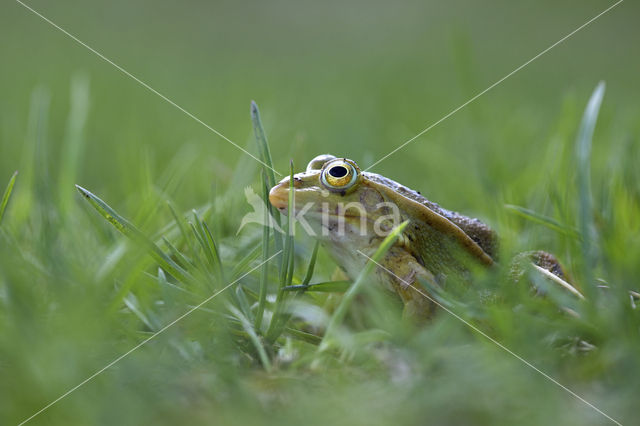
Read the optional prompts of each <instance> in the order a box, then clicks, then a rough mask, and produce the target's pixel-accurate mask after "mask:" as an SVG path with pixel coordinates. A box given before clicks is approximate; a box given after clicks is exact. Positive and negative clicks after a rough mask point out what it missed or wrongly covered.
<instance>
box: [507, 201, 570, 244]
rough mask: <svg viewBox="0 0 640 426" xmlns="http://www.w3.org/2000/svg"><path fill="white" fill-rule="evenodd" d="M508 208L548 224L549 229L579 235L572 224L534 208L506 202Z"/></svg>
mask: <svg viewBox="0 0 640 426" xmlns="http://www.w3.org/2000/svg"><path fill="white" fill-rule="evenodd" d="M504 206H505V207H506V208H507V209H509V210H511V211H513V212H514V213H516V214H517V215H518V216H521V217H523V218H525V219H527V220H530V221H532V222H535V223H538V224H540V225H543V226H546V227H547V228H549V229H552V230H554V231H557V232H560V233H562V234H565V235H568V236H570V237H573V238H576V237H578V236H579V235H578V231H577V230H576V229H574V228H572V227H570V226H567V225H563V224H562V223H560V222H558V221H557V220H555V219H552V218H550V217H548V216H545V215H543V214H540V213H538V212H536V211H534V210H531V209H527V208H525V207H520V206H515V205H513V204H505V205H504Z"/></svg>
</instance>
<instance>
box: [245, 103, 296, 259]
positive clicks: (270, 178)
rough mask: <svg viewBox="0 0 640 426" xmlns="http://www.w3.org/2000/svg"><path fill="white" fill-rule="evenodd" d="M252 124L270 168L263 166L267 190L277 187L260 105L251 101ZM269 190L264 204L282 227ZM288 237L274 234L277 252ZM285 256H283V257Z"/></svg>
mask: <svg viewBox="0 0 640 426" xmlns="http://www.w3.org/2000/svg"><path fill="white" fill-rule="evenodd" d="M251 122H252V123H253V133H254V135H255V138H256V143H257V144H258V150H259V151H260V160H262V162H263V163H264V164H266V165H267V166H269V167H265V166H264V165H263V166H262V170H263V172H264V176H265V182H266V185H267V189H268V190H269V189H271V188H273V187H274V186H275V185H276V175H275V173H274V169H273V160H272V159H271V151H270V150H269V141H268V140H267V134H266V133H265V131H264V127H263V126H262V120H260V110H258V105H257V104H256V103H255V102H254V101H251ZM268 190H267V194H266V195H265V196H264V200H263V201H264V203H265V205H266V206H267V209H268V210H269V214H270V215H271V217H274V218H278V219H277V223H278V225H280V226H281V227H282V225H283V224H282V216H281V214H280V212H279V211H277V210H276V209H274V208H273V206H272V205H271V203H270V202H269V196H268V195H269V194H268V192H269V191H268ZM286 238H287V237H286V235H282V236H280V235H278V234H276V233H274V235H273V241H274V245H275V249H276V251H281V250H283V247H284V241H285V239H286ZM281 256H283V255H281Z"/></svg>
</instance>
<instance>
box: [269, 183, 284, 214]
mask: <svg viewBox="0 0 640 426" xmlns="http://www.w3.org/2000/svg"><path fill="white" fill-rule="evenodd" d="M269 202H270V203H271V205H272V206H273V207H275V208H276V209H278V210H282V209H286V208H287V206H288V205H289V191H282V190H281V189H280V185H276V186H274V187H273V188H271V191H269Z"/></svg>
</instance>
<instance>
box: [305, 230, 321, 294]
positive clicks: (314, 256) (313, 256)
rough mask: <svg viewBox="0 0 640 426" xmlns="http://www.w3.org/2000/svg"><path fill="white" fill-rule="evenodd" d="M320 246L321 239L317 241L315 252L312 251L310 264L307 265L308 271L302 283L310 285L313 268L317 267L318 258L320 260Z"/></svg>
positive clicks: (314, 247)
mask: <svg viewBox="0 0 640 426" xmlns="http://www.w3.org/2000/svg"><path fill="white" fill-rule="evenodd" d="M318 248H320V241H316V244H315V245H314V246H313V253H311V259H310V260H309V266H308V267H307V273H306V274H305V275H304V278H303V279H302V285H305V286H306V285H308V284H309V282H310V281H311V278H312V277H313V270H314V269H315V267H316V260H318Z"/></svg>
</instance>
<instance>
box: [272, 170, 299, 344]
mask: <svg viewBox="0 0 640 426" xmlns="http://www.w3.org/2000/svg"><path fill="white" fill-rule="evenodd" d="M293 206H294V191H293V161H291V163H290V179H289V199H288V204H287V209H288V210H287V211H288V212H289V215H288V216H287V221H286V224H287V225H286V226H285V238H286V239H285V246H284V253H283V254H282V263H281V264H280V287H279V288H278V294H277V295H276V303H275V306H274V313H273V317H272V320H271V324H269V329H268V331H267V340H268V341H270V342H274V341H275V340H276V339H277V338H278V336H280V333H281V332H282V330H283V329H284V326H285V325H286V323H287V321H286V320H287V319H288V318H289V316H288V314H285V313H284V304H285V302H286V300H285V299H286V294H287V292H285V291H284V287H287V286H289V285H291V282H292V280H293V267H294V241H293V234H294V230H295V229H294V227H295V221H294V220H295V219H294V214H293V211H294V210H293Z"/></svg>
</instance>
